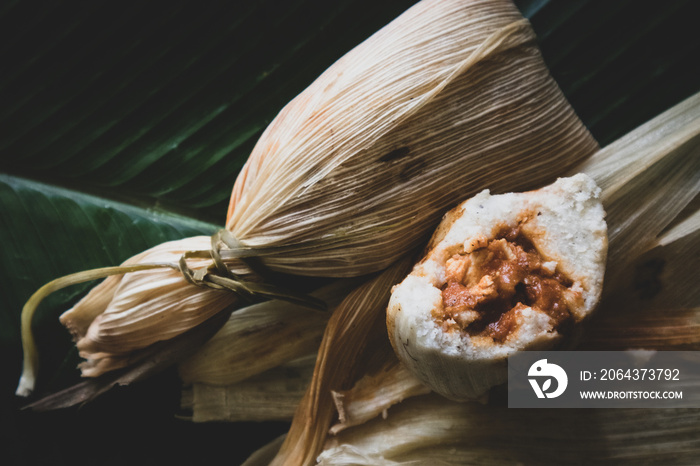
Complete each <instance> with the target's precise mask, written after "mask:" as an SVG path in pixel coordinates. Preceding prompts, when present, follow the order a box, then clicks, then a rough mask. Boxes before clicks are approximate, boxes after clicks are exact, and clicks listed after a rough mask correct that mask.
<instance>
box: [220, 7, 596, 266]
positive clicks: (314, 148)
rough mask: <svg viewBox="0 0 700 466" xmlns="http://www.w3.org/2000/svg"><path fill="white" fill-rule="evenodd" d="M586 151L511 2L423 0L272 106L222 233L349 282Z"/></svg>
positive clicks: (588, 145) (585, 137)
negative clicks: (461, 212) (490, 198)
mask: <svg viewBox="0 0 700 466" xmlns="http://www.w3.org/2000/svg"><path fill="white" fill-rule="evenodd" d="M596 149H597V144H596V142H595V141H594V139H593V138H592V137H591V135H590V134H589V133H588V131H587V130H586V128H585V127H584V126H583V124H582V123H581V121H580V120H579V119H578V118H577V117H576V115H575V114H574V112H573V110H572V109H571V107H570V105H569V104H568V103H567V101H566V100H565V98H564V97H563V95H562V93H561V92H560V90H559V88H558V87H557V85H556V83H555V82H554V81H553V80H552V78H551V77H550V76H549V73H548V70H547V68H546V66H545V64H544V62H543V61H542V59H541V56H540V54H539V51H538V49H537V47H536V45H535V37H534V34H533V32H532V30H531V28H530V26H529V23H528V22H527V21H526V20H525V19H523V18H522V16H521V14H520V12H519V11H518V9H517V8H516V7H515V5H513V4H512V2H510V1H509V0H490V1H463V0H426V1H423V2H420V3H418V4H417V5H415V6H414V7H412V8H410V9H409V10H408V11H406V12H405V13H404V14H403V15H401V16H399V17H398V18H397V19H396V20H394V21H393V22H391V23H390V24H389V25H387V26H385V27H384V28H383V29H381V30H380V31H379V32H377V33H376V34H374V35H373V36H372V37H370V38H369V39H368V40H367V41H365V42H364V43H362V44H361V45H359V46H358V47H356V48H355V49H353V50H352V51H351V52H349V53H348V54H346V55H345V56H344V57H343V58H341V59H340V60H339V61H338V62H336V63H335V64H334V65H333V66H331V67H330V68H329V69H328V70H327V71H326V72H324V73H323V74H322V75H321V76H320V77H319V78H318V79H317V80H316V81H314V83H313V84H311V86H309V87H308V88H307V89H306V90H305V91H304V92H302V93H301V94H300V95H299V96H298V97H297V98H295V99H294V100H293V101H292V102H291V103H289V104H288V105H287V106H286V107H285V108H284V109H283V110H282V111H281V113H280V114H279V115H278V116H277V117H276V118H275V120H274V121H273V122H272V123H271V124H270V126H269V127H268V128H267V130H266V131H265V132H264V133H263V135H262V137H261V138H260V140H259V141H258V144H257V145H256V146H255V148H254V150H253V152H252V153H251V155H250V158H249V160H248V162H247V163H246V165H245V167H244V168H243V171H242V172H241V174H240V176H239V177H238V179H237V180H236V184H235V186H234V190H233V194H232V197H231V203H230V208H229V217H228V220H227V223H226V226H227V228H228V229H229V230H230V231H231V232H232V233H233V235H234V236H235V237H236V239H237V244H235V245H234V247H235V248H238V249H240V250H241V251H245V252H246V253H247V254H256V255H259V256H260V258H261V260H262V261H263V263H264V264H265V265H266V266H268V267H270V268H271V269H273V270H277V271H283V272H289V273H294V274H300V275H324V276H355V275H362V274H366V273H369V272H373V271H377V270H381V269H383V268H385V267H387V266H388V265H389V264H391V263H392V262H394V261H395V260H396V259H397V258H398V257H401V256H402V255H403V254H405V252H406V251H409V250H411V249H412V248H414V247H416V246H418V245H419V244H420V243H421V242H422V241H423V240H424V239H425V237H426V236H427V234H428V233H429V232H430V230H431V229H433V228H434V227H435V225H437V223H438V221H439V219H440V217H441V216H442V215H443V213H444V212H445V211H446V210H447V209H448V208H449V207H451V206H453V205H455V204H456V202H457V201H459V200H460V199H463V198H465V197H466V196H468V195H470V194H472V193H474V192H476V191H477V190H480V189H482V188H484V187H486V186H489V187H490V188H491V189H492V190H493V191H494V192H498V191H507V190H515V189H520V188H526V187H532V186H536V185H539V184H542V183H544V182H546V181H553V179H554V177H555V176H556V174H557V173H562V172H564V171H565V170H566V169H567V168H569V167H571V166H572V165H574V164H575V163H577V162H580V161H581V160H583V159H584V158H586V157H587V156H589V155H591V154H592V153H593V152H595V150H596ZM418 206H419V207H418Z"/></svg>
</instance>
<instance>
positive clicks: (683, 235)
mask: <svg viewBox="0 0 700 466" xmlns="http://www.w3.org/2000/svg"><path fill="white" fill-rule="evenodd" d="M698 257H700V211H696V212H695V213H694V214H693V215H691V216H690V217H688V218H687V219H686V220H684V221H683V222H681V223H679V224H677V225H676V226H675V227H674V228H672V229H671V230H669V231H667V232H666V233H664V234H663V235H662V236H661V237H660V238H658V239H657V240H656V241H655V246H654V247H653V248H651V249H650V250H648V251H647V252H645V253H643V254H641V255H640V256H639V257H638V258H637V259H636V260H634V261H633V262H632V264H631V265H630V266H629V267H628V268H627V269H626V270H625V273H624V281H623V280H621V281H620V282H619V283H620V285H619V286H618V287H617V288H616V290H615V292H614V293H611V295H610V296H609V297H608V299H607V300H606V301H604V303H603V306H602V308H601V310H600V315H599V318H597V319H595V321H594V322H592V323H591V328H590V331H589V332H588V334H587V335H586V338H585V340H584V341H583V342H582V343H581V349H586V350H616V349H626V348H640V349H655V350H677V351H679V350H698V349H700V287H698V286H697V266H698V264H697V260H695V261H693V260H692V259H693V258H696V259H697V258H698Z"/></svg>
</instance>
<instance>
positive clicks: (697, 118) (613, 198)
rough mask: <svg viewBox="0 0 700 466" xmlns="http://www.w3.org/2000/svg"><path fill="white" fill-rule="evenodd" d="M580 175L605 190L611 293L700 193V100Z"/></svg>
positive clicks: (594, 160) (602, 155) (632, 136)
mask: <svg viewBox="0 0 700 466" xmlns="http://www.w3.org/2000/svg"><path fill="white" fill-rule="evenodd" d="M575 172H584V173H587V174H588V175H590V176H591V177H592V178H593V179H595V181H596V183H597V184H598V186H600V187H601V188H602V190H603V192H602V195H601V198H602V201H603V205H604V206H605V210H606V213H607V218H606V220H607V222H608V238H609V242H610V246H609V250H608V267H607V269H606V286H607V288H608V289H609V290H612V289H615V285H616V283H615V282H616V280H618V278H619V277H618V276H619V273H620V270H623V269H624V268H625V267H626V266H628V265H629V263H630V261H632V260H634V259H635V258H636V257H637V256H638V255H639V254H640V253H642V252H643V251H645V250H646V249H648V248H650V247H651V246H652V244H653V243H654V241H656V239H657V237H658V236H659V235H660V234H661V233H662V232H663V230H664V229H665V228H667V227H668V226H669V225H670V224H671V223H672V222H673V221H674V219H676V217H677V216H678V215H679V214H680V213H681V212H682V211H683V210H684V209H685V208H686V206H687V205H688V204H689V203H690V202H691V201H692V200H693V198H695V197H696V196H697V195H698V193H700V94H695V95H693V96H691V97H689V98H687V99H686V100H684V101H683V102H681V103H679V104H678V105H676V106H674V107H673V108H671V109H669V110H667V111H666V112H664V113H662V114H661V115H659V116H657V117H656V118H654V119H652V120H651V121H649V122H648V123H645V124H644V125H642V126H640V127H639V128H637V129H635V130H634V131H632V132H630V133H629V134H627V135H625V136H623V137H621V138H620V139H618V140H617V141H615V142H613V143H612V144H610V145H608V146H607V147H605V148H603V149H601V150H600V151H599V152H597V153H596V154H595V155H594V156H593V157H591V158H590V159H588V160H587V161H585V162H584V163H583V164H581V165H579V166H577V167H575V168H574V169H573V170H572V173H575Z"/></svg>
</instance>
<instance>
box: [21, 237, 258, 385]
mask: <svg viewBox="0 0 700 466" xmlns="http://www.w3.org/2000/svg"><path fill="white" fill-rule="evenodd" d="M210 245H211V238H209V237H207V236H196V237H191V238H185V239H182V240H178V241H169V242H166V243H162V244H159V245H158V246H156V247H154V248H151V249H149V250H147V251H144V252H142V253H140V254H137V255H136V256H134V257H132V258H130V259H128V260H127V261H125V262H124V263H123V264H122V265H121V266H119V267H113V268H107V269H97V270H94V271H86V272H82V273H79V274H75V277H71V276H67V277H62V278H60V279H58V280H57V281H54V282H51V283H49V284H47V285H46V286H45V287H44V288H47V287H48V288H49V290H48V292H50V291H52V290H51V289H50V288H51V287H52V286H55V288H60V287H62V286H66V285H70V284H73V283H80V282H81V281H86V280H88V279H95V278H102V277H104V276H105V275H108V276H107V278H106V279H105V280H104V281H102V282H101V283H100V284H99V285H97V286H96V287H95V288H93V289H92V290H90V292H89V293H88V294H87V295H86V296H85V297H84V298H82V299H81V300H80V301H79V302H78V303H77V304H76V305H75V306H74V307H73V308H71V309H69V310H68V311H66V312H65V313H63V315H61V317H60V320H61V323H63V325H65V326H66V328H67V329H68V330H69V331H70V332H71V335H72V336H73V339H74V340H75V342H76V346H77V347H78V351H79V354H80V356H81V357H82V358H84V359H85V360H86V361H85V362H83V363H81V365H80V368H81V371H82V374H83V375H84V376H86V377H96V376H99V375H101V374H103V373H105V372H109V371H112V370H115V369H119V368H122V367H125V366H127V365H129V364H130V362H131V361H132V356H133V354H132V353H133V352H134V351H137V350H139V349H141V348H144V347H147V346H149V345H152V344H154V343H156V342H158V341H162V340H167V339H169V338H173V337H175V336H178V335H180V334H182V333H184V332H186V331H187V330H189V329H191V328H192V327H195V326H197V325H199V324H201V323H202V322H204V321H206V320H207V319H209V318H210V317H212V316H214V315H215V314H217V313H219V312H221V311H222V310H224V309H226V308H227V307H229V306H232V305H234V304H235V303H236V302H237V301H239V300H240V297H239V295H237V294H235V293H230V292H226V291H222V290H220V289H214V288H210V287H197V286H192V285H190V284H189V283H188V279H187V278H186V277H185V276H183V267H186V270H185V271H186V272H187V271H190V272H191V271H192V269H202V270H205V269H206V267H207V266H208V265H209V264H210V262H211V260H209V259H206V258H197V257H194V258H189V259H187V260H185V255H186V254H188V253H189V252H191V251H198V250H203V249H206V248H209V247H210ZM225 263H226V266H227V267H228V268H229V270H230V272H231V273H232V274H236V275H237V276H239V277H242V278H254V274H253V273H252V272H251V271H250V269H249V268H248V267H247V266H246V265H245V264H244V263H243V262H241V261H240V260H226V261H225ZM125 272H129V273H125ZM188 273H189V272H188ZM189 278H190V280H192V279H193V277H189ZM64 279H65V283H58V282H62V281H64ZM44 294H45V291H44V290H43V289H42V290H39V291H37V293H36V294H35V296H34V297H32V299H31V300H30V302H28V303H27V305H25V311H24V312H23V316H22V317H23V319H24V320H26V321H27V322H23V336H22V339H23V343H24V347H25V353H24V358H25V360H24V371H23V374H22V378H21V380H20V383H19V387H18V390H17V393H18V394H20V395H28V394H29V393H31V391H32V390H33V387H34V384H35V380H36V368H37V363H36V358H37V355H36V350H35V348H34V344H33V337H32V334H31V331H30V327H29V322H31V317H32V313H33V311H34V309H36V304H37V303H36V302H32V301H35V300H36V299H37V298H36V297H37V296H39V298H38V299H41V297H43V295H44ZM28 308H29V311H27V309H28ZM154 328H157V331H154Z"/></svg>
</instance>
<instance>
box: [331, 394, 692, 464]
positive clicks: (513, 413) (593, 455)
mask: <svg viewBox="0 0 700 466" xmlns="http://www.w3.org/2000/svg"><path fill="white" fill-rule="evenodd" d="M642 419H643V422H642V421H641V420H642ZM699 421H700V412H699V411H698V410H697V409H624V410H621V409H584V410H580V409H579V410H570V409H550V410H543V409H530V410H528V409H508V408H506V407H505V406H482V405H479V404H477V403H454V402H451V401H448V400H446V399H443V398H440V397H439V396H437V395H427V396H422V397H416V398H412V399H410V400H407V401H406V402H404V403H402V404H401V405H399V406H397V407H396V408H394V409H392V410H391V412H390V414H389V417H388V419H386V420H384V419H382V418H377V419H375V420H373V421H372V422H369V423H367V424H364V425H362V426H358V427H353V428H350V429H348V430H346V431H344V432H342V433H340V434H339V435H338V436H337V437H336V438H333V439H331V440H330V441H329V442H328V443H327V444H326V447H325V449H324V451H323V453H321V455H320V456H319V462H318V464H320V465H324V466H330V465H341V464H343V465H347V464H354V465H373V466H374V465H392V466H393V465H408V464H411V465H418V464H426V460H427V459H428V458H429V459H430V460H429V463H430V464H445V465H463V464H557V465H560V464H589V463H591V464H593V463H596V464H597V463H600V462H605V463H614V464H640V463H644V464H692V463H693V462H694V461H695V460H697V457H698V454H699V453H700V442H698V438H700V422H699ZM545 439H546V441H544V440H545Z"/></svg>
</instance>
